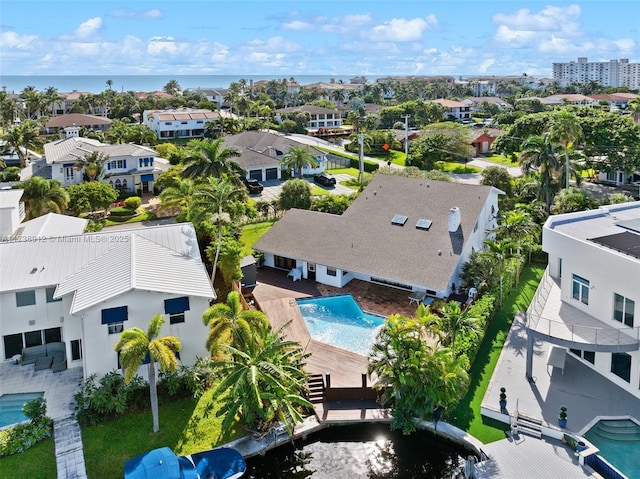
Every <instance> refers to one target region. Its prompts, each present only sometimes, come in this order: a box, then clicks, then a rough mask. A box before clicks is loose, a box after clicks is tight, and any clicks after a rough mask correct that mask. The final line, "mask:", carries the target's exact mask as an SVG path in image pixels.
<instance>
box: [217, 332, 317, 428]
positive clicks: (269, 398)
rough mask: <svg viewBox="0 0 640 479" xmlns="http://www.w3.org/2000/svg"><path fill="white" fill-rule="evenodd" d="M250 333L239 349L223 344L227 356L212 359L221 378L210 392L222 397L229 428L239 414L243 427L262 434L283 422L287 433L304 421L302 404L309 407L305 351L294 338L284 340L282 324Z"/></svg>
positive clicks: (222, 407) (226, 426)
mask: <svg viewBox="0 0 640 479" xmlns="http://www.w3.org/2000/svg"><path fill="white" fill-rule="evenodd" d="M285 327H286V325H285ZM254 333H255V334H256V337H255V338H254V339H255V340H254V341H249V342H248V343H247V344H246V345H245V348H244V349H243V350H240V349H237V348H234V347H233V346H223V348H224V349H225V350H227V352H229V353H230V354H229V356H228V358H229V359H226V360H224V361H217V362H214V363H213V366H214V367H216V368H220V373H221V375H222V377H223V378H224V379H223V380H222V382H221V383H220V384H219V386H218V388H217V389H216V391H215V392H214V397H217V398H221V402H222V406H221V408H220V410H219V414H221V415H223V416H224V419H223V420H222V424H221V427H222V429H223V430H228V429H229V428H231V427H232V426H233V424H234V422H235V421H237V420H238V419H239V420H240V423H241V424H242V425H243V426H244V427H245V429H247V430H249V431H250V432H251V433H253V434H255V435H260V436H264V435H265V433H267V432H269V431H270V430H272V428H273V427H274V426H275V425H276V423H278V422H282V423H284V425H285V427H286V428H287V431H288V432H289V434H291V433H292V432H293V427H294V426H295V424H297V423H299V422H301V421H302V414H301V412H300V408H311V407H313V405H312V404H311V403H309V401H307V400H306V399H305V398H304V395H305V393H306V381H307V375H306V373H305V372H304V369H303V362H304V360H305V359H306V357H307V356H306V355H304V354H303V352H302V348H301V347H300V345H299V344H298V343H296V342H294V341H285V340H284V339H283V338H282V334H281V330H279V331H276V332H274V331H271V330H266V331H263V330H255V331H254Z"/></svg>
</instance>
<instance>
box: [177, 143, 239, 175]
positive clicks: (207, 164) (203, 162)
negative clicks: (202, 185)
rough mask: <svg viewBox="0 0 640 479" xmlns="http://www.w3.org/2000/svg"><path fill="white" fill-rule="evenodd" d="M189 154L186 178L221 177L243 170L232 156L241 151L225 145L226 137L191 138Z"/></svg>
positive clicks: (185, 167) (185, 160)
mask: <svg viewBox="0 0 640 479" xmlns="http://www.w3.org/2000/svg"><path fill="white" fill-rule="evenodd" d="M187 151H188V155H187V157H186V158H185V159H184V162H183V163H184V165H185V166H184V169H183V170H182V176H184V177H186V178H198V177H200V178H208V177H211V176H214V177H217V178H221V177H222V176H224V175H229V174H231V173H232V172H233V173H239V172H240V171H241V169H240V167H239V166H238V164H237V163H235V162H234V161H232V160H231V159H232V158H237V157H239V156H240V152H239V151H238V150H235V149H233V148H227V147H225V146H224V138H216V139H215V140H191V141H189V143H187Z"/></svg>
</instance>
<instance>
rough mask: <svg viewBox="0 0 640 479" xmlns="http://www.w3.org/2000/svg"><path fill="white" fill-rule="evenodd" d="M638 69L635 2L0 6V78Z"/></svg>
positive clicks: (29, 2) (172, 0) (82, 0)
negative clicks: (566, 65)
mask: <svg viewBox="0 0 640 479" xmlns="http://www.w3.org/2000/svg"><path fill="white" fill-rule="evenodd" d="M579 56H580V57H588V58H589V61H608V60H610V59H619V58H628V59H629V60H630V61H631V62H640V2H639V1H637V0H619V1H615V0H614V1H606V0H601V1H595V0H583V1H575V2H545V1H538V0H530V1H528V2H522V1H518V0H512V1H492V0H473V1H457V0H448V1H447V0H439V1H432V0H422V1H410V0H393V1H389V0H369V1H358V0H313V1H311V0H296V1H277V0H276V1H271V0H263V1H245V0H198V1H190V0H180V1H178V0H154V1H151V0H129V1H127V2H119V1H110V0H101V1H98V0H64V1H58V0H50V1H46V2H42V1H36V0H2V1H1V2H0V76H2V75H100V74H111V75H151V74H175V75H178V74H179V75H196V74H197V75H261V74H264V75H272V76H279V75H282V76H283V77H289V76H296V75H337V76H338V75H340V76H344V75H365V76H366V75H377V76H382V75H521V74H522V73H526V74H527V75H530V76H531V75H533V76H551V69H552V63H553V62H567V61H576V60H577V58H578V57H579Z"/></svg>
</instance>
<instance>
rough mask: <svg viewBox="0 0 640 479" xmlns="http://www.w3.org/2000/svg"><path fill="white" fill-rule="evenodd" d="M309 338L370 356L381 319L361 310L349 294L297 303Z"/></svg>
mask: <svg viewBox="0 0 640 479" xmlns="http://www.w3.org/2000/svg"><path fill="white" fill-rule="evenodd" d="M297 302H298V307H299V308H300V312H301V313H302V317H303V319H304V322H305V324H306V325H307V329H308V330H309V334H310V335H311V337H312V338H313V339H315V340H317V341H321V342H323V343H327V344H331V345H333V346H337V347H339V348H343V349H348V350H349V351H353V352H355V353H358V354H364V355H368V354H369V353H370V352H371V347H372V346H373V344H374V342H375V339H376V335H377V334H378V330H379V329H380V326H382V324H384V317H383V316H378V315H376V314H371V313H366V312H364V311H362V309H360V306H359V305H358V303H356V300H355V299H353V296H351V295H350V294H343V295H339V296H323V297H316V298H308V299H298V300H297Z"/></svg>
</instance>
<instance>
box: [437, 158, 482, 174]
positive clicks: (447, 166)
mask: <svg viewBox="0 0 640 479" xmlns="http://www.w3.org/2000/svg"><path fill="white" fill-rule="evenodd" d="M441 165H442V171H444V172H446V173H456V174H463V173H480V172H481V171H482V170H481V169H480V168H477V167H475V166H471V165H465V164H464V163H458V162H457V161H439V162H438V167H440V166H441Z"/></svg>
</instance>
